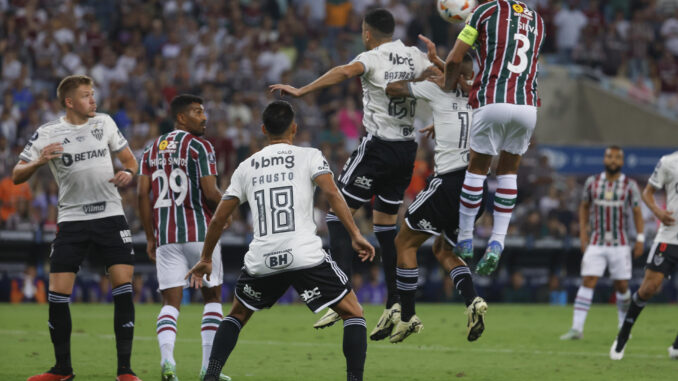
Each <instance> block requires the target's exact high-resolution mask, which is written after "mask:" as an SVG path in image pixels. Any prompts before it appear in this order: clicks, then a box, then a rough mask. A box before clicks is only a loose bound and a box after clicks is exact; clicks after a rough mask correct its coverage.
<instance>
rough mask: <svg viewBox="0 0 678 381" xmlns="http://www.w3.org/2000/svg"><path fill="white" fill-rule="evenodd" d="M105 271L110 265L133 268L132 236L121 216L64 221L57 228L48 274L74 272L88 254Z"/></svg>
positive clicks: (123, 217)
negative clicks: (102, 266) (102, 264)
mask: <svg viewBox="0 0 678 381" xmlns="http://www.w3.org/2000/svg"><path fill="white" fill-rule="evenodd" d="M90 251H91V253H92V255H91V256H90V257H96V259H95V262H98V261H97V260H101V261H102V262H103V263H104V265H105V266H106V269H108V268H109V267H111V266H113V265H122V264H124V265H134V248H133V247H132V235H131V233H130V230H129V225H128V224H127V219H125V216H112V217H106V218H99V219H95V220H87V221H66V222H60V223H59V224H58V225H57V233H56V238H54V241H53V242H52V252H51V253H50V255H49V263H50V272H52V273H64V272H68V273H77V272H78V270H79V269H80V264H82V261H83V260H84V259H85V256H86V255H87V253H88V252H90Z"/></svg>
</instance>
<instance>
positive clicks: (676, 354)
mask: <svg viewBox="0 0 678 381" xmlns="http://www.w3.org/2000/svg"><path fill="white" fill-rule="evenodd" d="M669 358H672V359H676V360H678V348H674V347H673V345H672V346H670V347H669Z"/></svg>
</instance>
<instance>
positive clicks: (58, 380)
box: [26, 368, 75, 381]
mask: <svg viewBox="0 0 678 381" xmlns="http://www.w3.org/2000/svg"><path fill="white" fill-rule="evenodd" d="M74 378H75V375H74V374H73V372H71V374H59V373H58V370H57V369H55V368H52V369H50V370H48V371H47V372H45V373H43V374H38V375H36V376H32V377H29V378H28V380H26V381H69V380H72V379H74Z"/></svg>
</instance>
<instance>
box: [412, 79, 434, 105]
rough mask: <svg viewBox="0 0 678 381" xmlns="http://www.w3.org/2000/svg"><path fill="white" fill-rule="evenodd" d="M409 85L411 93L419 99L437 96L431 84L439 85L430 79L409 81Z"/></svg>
mask: <svg viewBox="0 0 678 381" xmlns="http://www.w3.org/2000/svg"><path fill="white" fill-rule="evenodd" d="M407 86H408V87H409V88H410V95H412V96H413V97H414V98H417V99H424V100H427V101H429V100H432V99H433V98H435V94H434V92H433V90H434V89H433V88H432V87H431V86H436V87H437V86H438V85H436V84H435V83H433V82H430V81H421V82H408V83H407Z"/></svg>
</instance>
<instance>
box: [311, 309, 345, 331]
mask: <svg viewBox="0 0 678 381" xmlns="http://www.w3.org/2000/svg"><path fill="white" fill-rule="evenodd" d="M339 320H341V317H340V316H339V314H338V313H336V312H334V310H333V309H331V308H329V309H328V310H327V312H325V315H323V317H321V318H320V319H318V321H317V322H315V324H313V328H315V329H322V328H327V327H329V326H331V325H333V324H334V323H336V322H338V321H339Z"/></svg>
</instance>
